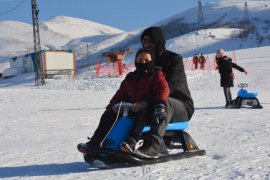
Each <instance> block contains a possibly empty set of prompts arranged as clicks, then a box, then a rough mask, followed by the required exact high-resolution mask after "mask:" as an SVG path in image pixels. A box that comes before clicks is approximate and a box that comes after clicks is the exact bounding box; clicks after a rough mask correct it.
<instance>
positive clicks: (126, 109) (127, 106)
mask: <svg viewBox="0 0 270 180" xmlns="http://www.w3.org/2000/svg"><path fill="white" fill-rule="evenodd" d="M114 107H116V108H123V109H124V112H123V116H124V117H127V116H128V112H129V109H130V108H132V107H133V104H132V103H128V102H122V103H117V104H115V105H114Z"/></svg>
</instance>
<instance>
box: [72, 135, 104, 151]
mask: <svg viewBox="0 0 270 180" xmlns="http://www.w3.org/2000/svg"><path fill="white" fill-rule="evenodd" d="M101 141H102V139H101V138H97V137H95V136H93V137H92V138H91V139H90V141H88V142H87V143H80V144H78V145H77V149H78V151H79V152H81V153H87V152H88V151H89V150H91V149H97V148H99V147H100V143H101Z"/></svg>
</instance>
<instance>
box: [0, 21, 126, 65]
mask: <svg viewBox="0 0 270 180" xmlns="http://www.w3.org/2000/svg"><path fill="white" fill-rule="evenodd" d="M121 33H124V31H122V30H119V29H116V28H113V27H110V26H106V25H102V24H99V23H96V22H92V21H88V20H83V19H79V18H73V17H66V16H57V17H55V18H53V19H51V20H48V21H44V22H40V39H41V44H42V49H57V48H60V47H61V46H64V45H66V44H67V43H69V42H70V41H72V40H74V39H78V38H83V37H84V38H86V37H87V38H91V37H97V36H98V37H100V38H101V39H102V38H103V39H104V38H108V36H114V35H117V34H121ZM103 36H104V37H103ZM29 51H33V27H32V25H30V24H26V23H22V22H17V21H0V60H1V59H5V58H6V57H12V56H17V55H21V54H26V53H27V52H29Z"/></svg>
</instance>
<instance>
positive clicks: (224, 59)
mask: <svg viewBox="0 0 270 180" xmlns="http://www.w3.org/2000/svg"><path fill="white" fill-rule="evenodd" d="M216 62H217V65H218V72H219V74H220V86H221V87H223V91H224V95H225V100H226V104H225V107H229V106H230V104H231V103H232V93H231V89H230V88H231V87H233V86H234V84H233V80H234V73H233V70H232V68H235V69H237V70H238V71H240V72H244V73H245V74H247V71H246V70H245V69H243V68H242V67H240V66H238V65H237V64H235V63H233V62H232V59H231V58H229V57H228V56H227V55H226V52H225V50H224V49H219V50H218V51H217V52H216Z"/></svg>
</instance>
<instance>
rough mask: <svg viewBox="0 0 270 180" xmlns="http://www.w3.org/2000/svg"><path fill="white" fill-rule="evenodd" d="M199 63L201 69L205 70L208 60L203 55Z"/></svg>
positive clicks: (200, 56)
mask: <svg viewBox="0 0 270 180" xmlns="http://www.w3.org/2000/svg"><path fill="white" fill-rule="evenodd" d="M199 62H200V69H201V70H204V65H205V63H206V59H205V57H204V55H203V54H202V53H200V54H199Z"/></svg>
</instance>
